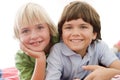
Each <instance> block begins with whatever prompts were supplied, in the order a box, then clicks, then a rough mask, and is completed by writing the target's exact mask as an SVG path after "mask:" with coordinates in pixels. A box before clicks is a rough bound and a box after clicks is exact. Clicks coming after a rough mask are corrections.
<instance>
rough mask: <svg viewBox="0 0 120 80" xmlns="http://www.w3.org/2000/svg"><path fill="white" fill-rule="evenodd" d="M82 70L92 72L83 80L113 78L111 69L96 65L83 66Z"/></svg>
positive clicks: (106, 79) (107, 79)
mask: <svg viewBox="0 0 120 80" xmlns="http://www.w3.org/2000/svg"><path fill="white" fill-rule="evenodd" d="M83 69H85V70H89V71H92V72H91V73H90V74H89V75H88V76H87V77H86V78H85V79H84V80H111V78H112V77H113V76H114V75H113V74H112V69H110V68H105V67H102V66H98V65H88V66H83Z"/></svg>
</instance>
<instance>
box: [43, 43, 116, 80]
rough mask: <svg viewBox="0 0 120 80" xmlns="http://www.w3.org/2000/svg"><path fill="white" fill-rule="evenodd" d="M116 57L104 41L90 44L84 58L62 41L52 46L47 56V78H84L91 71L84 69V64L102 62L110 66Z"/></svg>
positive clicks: (70, 79) (48, 79)
mask: <svg viewBox="0 0 120 80" xmlns="http://www.w3.org/2000/svg"><path fill="white" fill-rule="evenodd" d="M116 59H118V58H117V57H116V55H115V54H114V53H112V52H111V50H110V49H109V47H108V46H107V45H106V44H105V43H104V42H103V41H98V42H97V41H96V42H94V43H93V44H91V45H89V47H88V51H87V53H86V55H85V56H84V57H83V58H82V57H81V55H80V54H76V53H75V52H73V51H72V50H71V49H69V48H68V47H67V46H66V45H65V44H64V43H63V42H60V43H57V44H55V45H54V46H53V47H52V49H51V52H50V55H49V56H48V58H47V63H48V65H47V70H46V73H47V74H46V79H45V80H73V78H75V77H77V78H80V79H84V78H85V77H86V76H87V75H88V74H89V73H90V71H86V70H83V69H82V66H84V65H99V64H102V65H104V66H107V67H108V66H109V65H110V64H111V63H112V62H113V61H114V60H116Z"/></svg>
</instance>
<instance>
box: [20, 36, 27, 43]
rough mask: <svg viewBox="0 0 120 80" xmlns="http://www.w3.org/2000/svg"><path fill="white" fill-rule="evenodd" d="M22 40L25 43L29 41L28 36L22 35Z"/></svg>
mask: <svg viewBox="0 0 120 80" xmlns="http://www.w3.org/2000/svg"><path fill="white" fill-rule="evenodd" d="M20 41H21V42H23V43H26V42H28V37H27V36H20Z"/></svg>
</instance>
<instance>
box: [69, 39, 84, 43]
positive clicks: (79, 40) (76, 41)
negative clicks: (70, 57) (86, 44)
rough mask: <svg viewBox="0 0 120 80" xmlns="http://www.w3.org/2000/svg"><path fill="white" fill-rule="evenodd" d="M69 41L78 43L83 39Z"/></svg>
mask: <svg viewBox="0 0 120 80" xmlns="http://www.w3.org/2000/svg"><path fill="white" fill-rule="evenodd" d="M70 41H71V42H74V43H78V42H81V41H83V39H71V40H70Z"/></svg>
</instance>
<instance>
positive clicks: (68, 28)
mask: <svg viewBox="0 0 120 80" xmlns="http://www.w3.org/2000/svg"><path fill="white" fill-rule="evenodd" d="M63 29H67V30H70V29H72V27H71V26H64V27H63Z"/></svg>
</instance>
